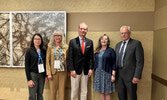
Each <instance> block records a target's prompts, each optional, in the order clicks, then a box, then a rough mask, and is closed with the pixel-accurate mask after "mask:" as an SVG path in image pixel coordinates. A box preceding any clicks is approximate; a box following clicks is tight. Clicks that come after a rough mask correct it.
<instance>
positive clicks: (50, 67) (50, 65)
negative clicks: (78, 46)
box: [46, 46, 67, 75]
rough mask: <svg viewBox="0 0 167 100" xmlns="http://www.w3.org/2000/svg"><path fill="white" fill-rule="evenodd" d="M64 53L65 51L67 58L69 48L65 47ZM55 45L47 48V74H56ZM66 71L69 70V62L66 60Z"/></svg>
mask: <svg viewBox="0 0 167 100" xmlns="http://www.w3.org/2000/svg"><path fill="white" fill-rule="evenodd" d="M61 50H62V53H64V54H65V55H64V56H65V60H66V58H67V48H63V49H61ZM54 60H55V58H54V47H49V46H48V48H47V56H46V74H47V75H53V74H56V72H57V69H55V68H54ZM65 69H66V70H65V71H67V64H66V61H65Z"/></svg>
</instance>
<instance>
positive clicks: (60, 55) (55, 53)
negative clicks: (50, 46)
mask: <svg viewBox="0 0 167 100" xmlns="http://www.w3.org/2000/svg"><path fill="white" fill-rule="evenodd" d="M56 52H57V50H56V48H54V57H55V58H56ZM59 58H61V48H60V50H59Z"/></svg>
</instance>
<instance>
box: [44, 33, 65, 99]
mask: <svg viewBox="0 0 167 100" xmlns="http://www.w3.org/2000/svg"><path fill="white" fill-rule="evenodd" d="M67 48H68V46H67V44H66V43H65V37H64V34H63V32H61V31H55V32H54V33H53V35H52V37H51V39H50V41H49V44H48V48H47V56H46V73H47V75H48V79H49V86H50V92H51V95H50V100H56V94H57V91H58V93H59V96H58V100H64V94H65V93H64V92H65V83H66V80H67V67H66V53H67Z"/></svg>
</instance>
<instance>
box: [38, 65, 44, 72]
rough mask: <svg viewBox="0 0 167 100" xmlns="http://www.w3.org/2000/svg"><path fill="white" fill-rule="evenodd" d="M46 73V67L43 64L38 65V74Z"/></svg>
mask: <svg viewBox="0 0 167 100" xmlns="http://www.w3.org/2000/svg"><path fill="white" fill-rule="evenodd" d="M44 71H45V69H44V65H43V64H38V72H39V73H42V72H44Z"/></svg>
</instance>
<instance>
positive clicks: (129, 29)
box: [120, 26, 131, 33]
mask: <svg viewBox="0 0 167 100" xmlns="http://www.w3.org/2000/svg"><path fill="white" fill-rule="evenodd" d="M122 28H127V29H128V31H129V32H130V33H131V28H130V26H121V28H120V32H121V30H122Z"/></svg>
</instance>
